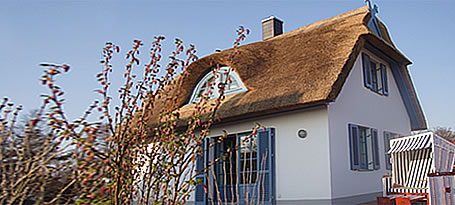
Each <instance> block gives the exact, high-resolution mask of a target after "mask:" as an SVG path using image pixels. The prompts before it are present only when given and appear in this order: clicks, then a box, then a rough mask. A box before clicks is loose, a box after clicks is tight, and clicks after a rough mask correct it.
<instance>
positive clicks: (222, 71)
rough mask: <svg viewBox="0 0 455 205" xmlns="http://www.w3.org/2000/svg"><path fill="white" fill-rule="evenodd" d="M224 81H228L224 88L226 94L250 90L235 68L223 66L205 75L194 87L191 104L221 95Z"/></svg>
mask: <svg viewBox="0 0 455 205" xmlns="http://www.w3.org/2000/svg"><path fill="white" fill-rule="evenodd" d="M215 69H216V68H215ZM224 83H226V86H225V88H224V95H225V96H228V95H232V94H235V93H240V92H245V91H247V90H248V89H247V88H246V87H245V85H244V84H243V83H242V80H241V79H240V76H239V75H238V74H237V73H236V72H235V71H234V69H232V68H230V67H228V66H223V67H220V68H219V69H216V70H212V71H211V72H209V73H207V74H205V76H204V77H202V78H201V80H199V82H198V84H197V85H196V87H195V88H194V89H193V93H192V94H191V97H190V100H189V104H192V103H199V102H200V101H201V100H202V99H204V98H206V99H208V100H210V99H215V98H217V97H219V96H220V87H221V85H222V84H224Z"/></svg>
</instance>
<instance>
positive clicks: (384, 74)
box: [381, 63, 389, 95]
mask: <svg viewBox="0 0 455 205" xmlns="http://www.w3.org/2000/svg"><path fill="white" fill-rule="evenodd" d="M381 79H382V94H384V95H389V84H388V80H387V67H386V66H385V65H384V64H382V63H381Z"/></svg>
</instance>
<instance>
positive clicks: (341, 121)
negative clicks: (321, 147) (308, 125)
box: [328, 50, 411, 198]
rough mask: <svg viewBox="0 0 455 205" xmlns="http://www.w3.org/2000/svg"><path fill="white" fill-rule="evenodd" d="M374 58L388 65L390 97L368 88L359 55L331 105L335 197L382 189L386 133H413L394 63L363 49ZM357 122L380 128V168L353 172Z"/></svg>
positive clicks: (331, 153) (329, 112)
mask: <svg viewBox="0 0 455 205" xmlns="http://www.w3.org/2000/svg"><path fill="white" fill-rule="evenodd" d="M362 52H365V53H367V54H368V55H369V56H370V57H371V58H372V59H373V60H375V61H377V62H380V63H383V64H384V65H387V77H388V81H389V96H381V95H379V94H377V93H374V92H373V91H370V90H369V89H367V88H366V87H364V82H363V70H362V57H361V55H359V56H358V57H357V59H356V61H355V63H354V66H353V68H352V70H351V72H350V74H349V76H348V78H347V80H346V82H345V84H344V86H343V88H342V90H341V93H340V94H339V96H338V97H337V99H336V101H335V102H334V103H331V104H329V105H328V116H329V136H330V163H331V184H332V197H333V198H342V197H348V196H353V195H361V194H368V193H373V192H381V190H382V182H381V177H382V176H383V175H384V174H386V173H388V172H389V171H388V170H386V169H385V167H386V166H385V156H384V137H383V132H384V131H389V132H394V133H398V134H402V135H408V134H410V132H411V127H410V120H409V117H408V114H407V112H406V108H405V106H404V104H403V101H402V99H401V96H400V93H399V91H398V88H397V85H396V83H395V80H394V78H393V75H392V72H391V70H390V66H389V65H388V64H387V63H386V62H385V61H383V60H381V59H379V58H377V57H376V56H375V55H373V54H372V53H371V52H368V51H367V50H363V51H362ZM349 123H352V124H357V125H361V126H365V127H370V128H376V129H377V130H378V143H379V155H380V156H379V157H380V169H379V170H375V171H352V170H351V168H350V152H349V151H350V147H349V146H350V145H349V134H348V124H349Z"/></svg>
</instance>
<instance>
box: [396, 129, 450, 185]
mask: <svg viewBox="0 0 455 205" xmlns="http://www.w3.org/2000/svg"><path fill="white" fill-rule="evenodd" d="M388 153H389V154H391V163H392V183H393V184H394V186H392V187H391V190H389V192H399V193H428V174H429V173H434V172H451V171H453V170H452V169H453V164H454V153H455V144H453V143H452V142H450V141H448V140H446V139H444V138H442V137H439V136H437V135H435V134H434V133H432V132H427V133H422V134H417V135H413V136H409V137H402V138H397V139H393V140H390V150H389V151H388Z"/></svg>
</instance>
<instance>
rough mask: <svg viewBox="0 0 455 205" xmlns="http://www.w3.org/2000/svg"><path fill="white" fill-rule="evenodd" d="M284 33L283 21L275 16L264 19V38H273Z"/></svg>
mask: <svg viewBox="0 0 455 205" xmlns="http://www.w3.org/2000/svg"><path fill="white" fill-rule="evenodd" d="M282 33H283V21H281V20H280V19H278V18H277V17H275V16H270V17H268V18H266V19H264V20H262V40H267V39H269V38H273V37H275V36H278V35H280V34H282Z"/></svg>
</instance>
